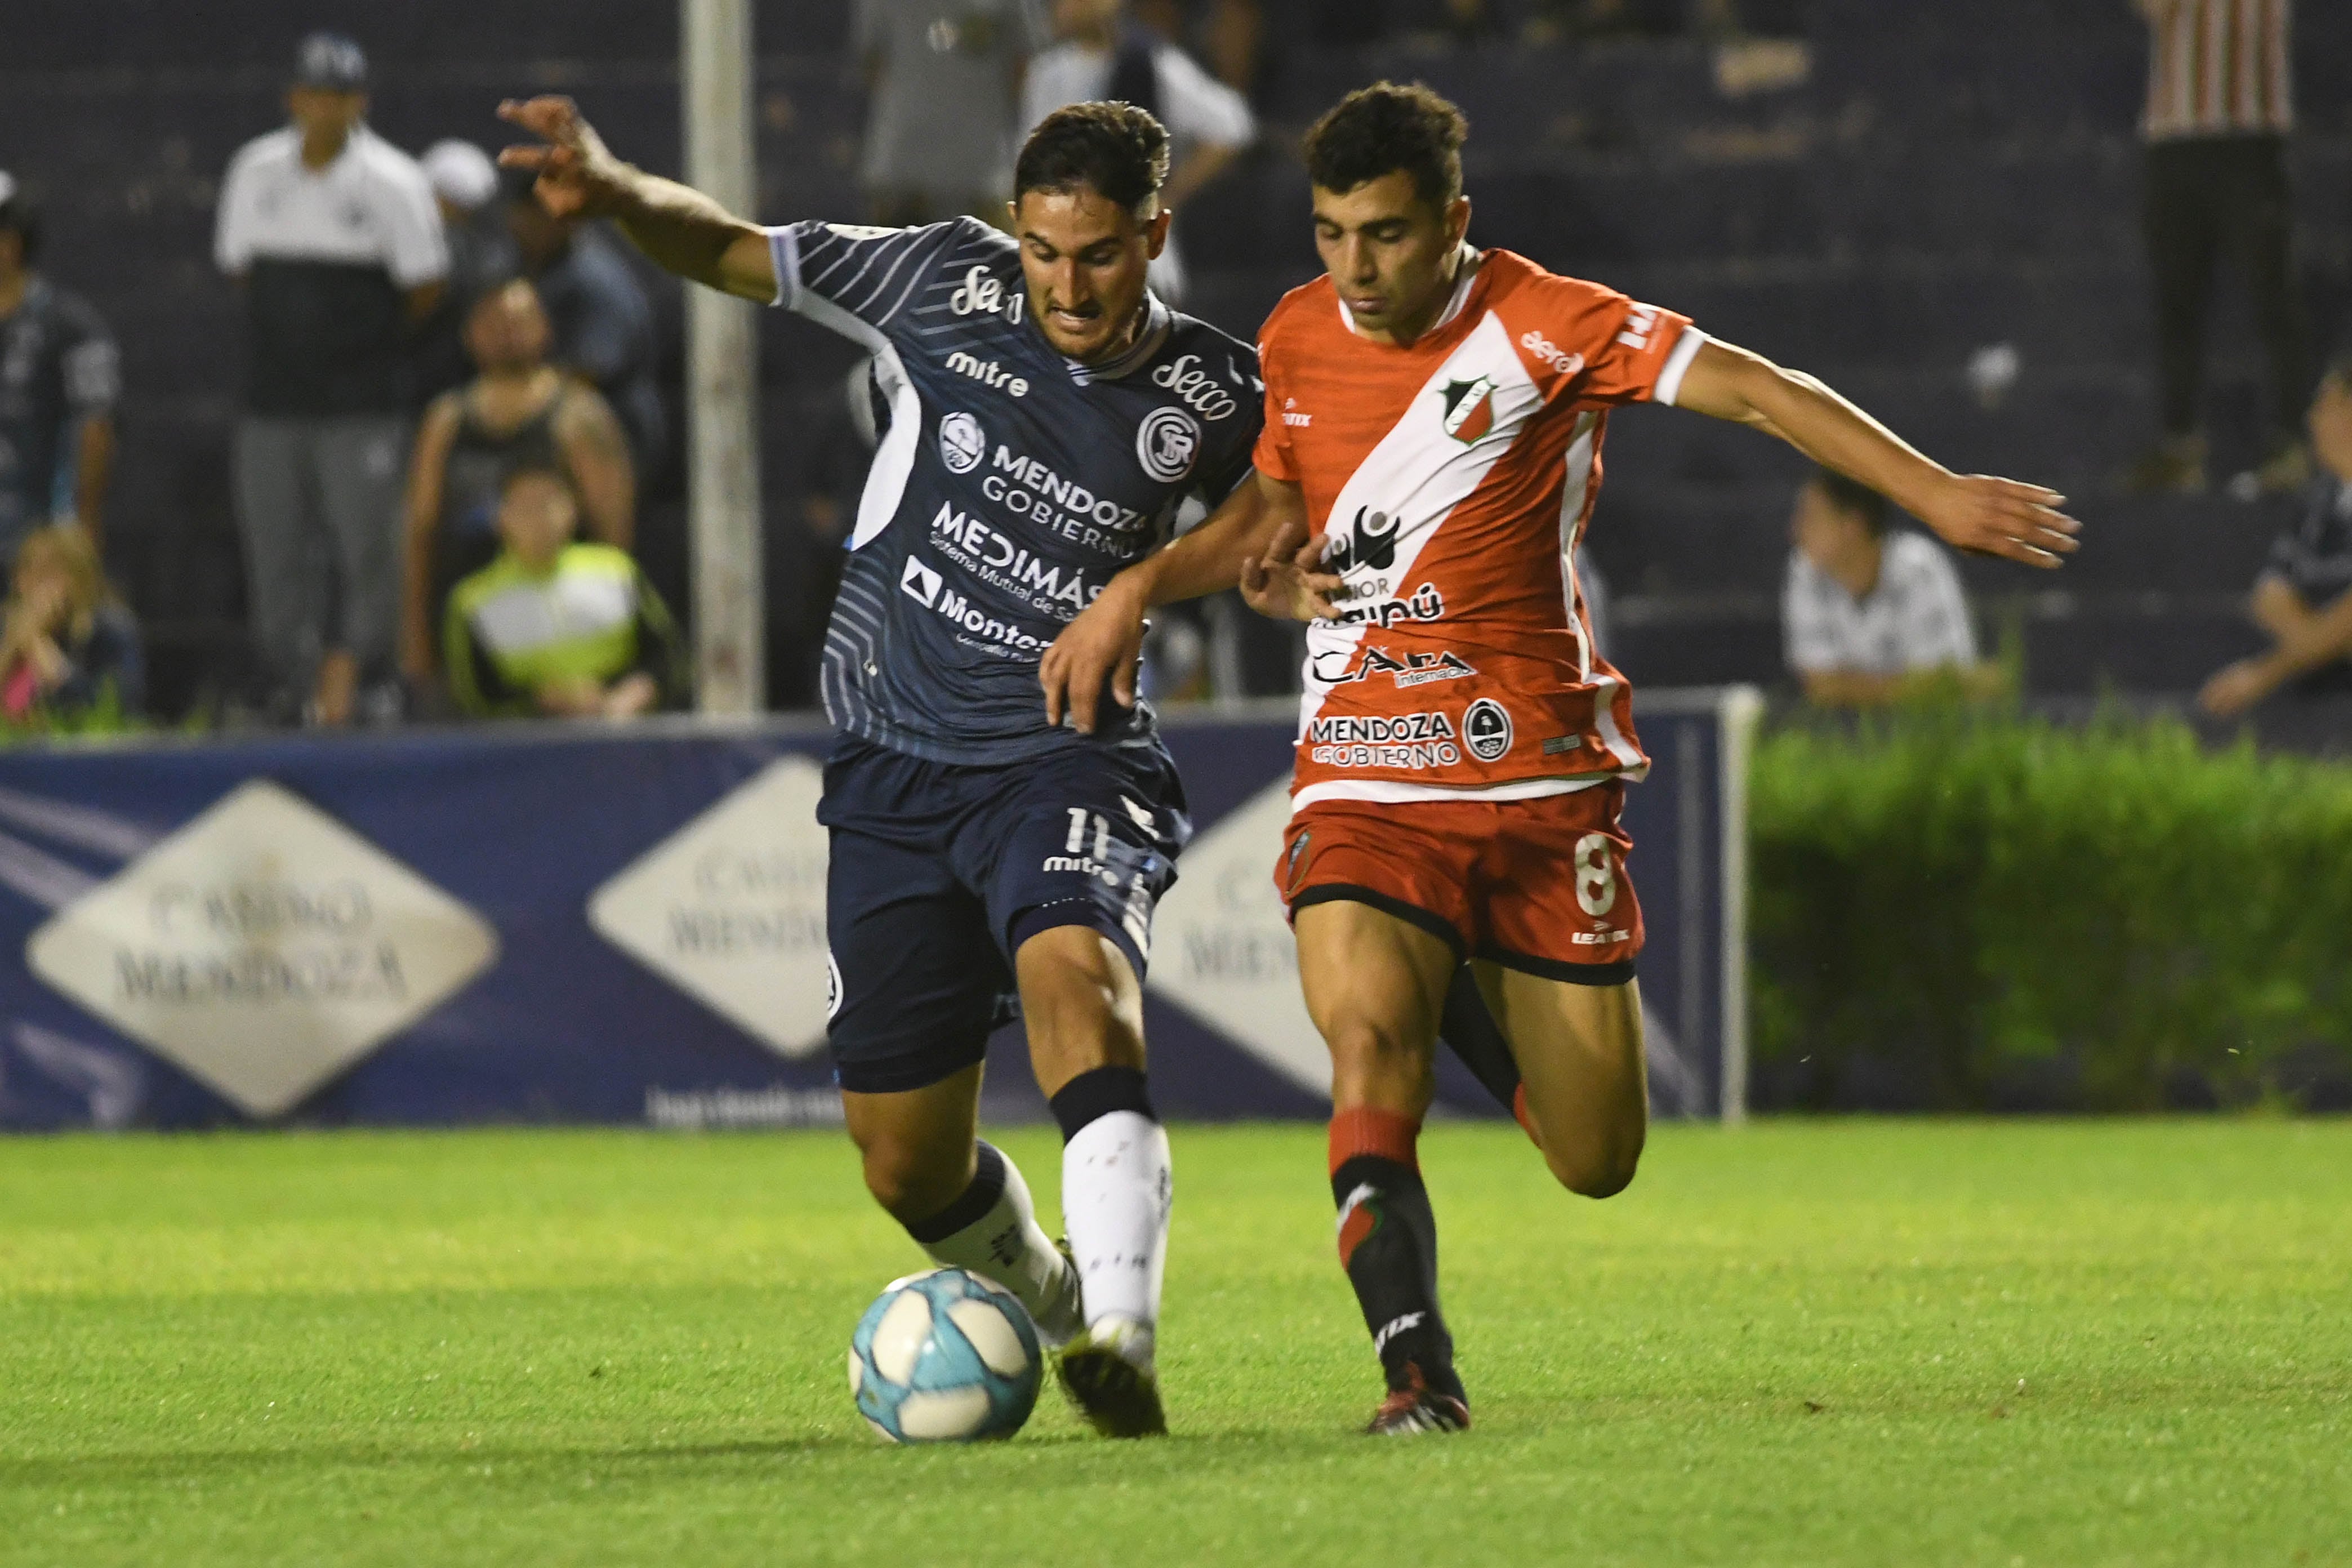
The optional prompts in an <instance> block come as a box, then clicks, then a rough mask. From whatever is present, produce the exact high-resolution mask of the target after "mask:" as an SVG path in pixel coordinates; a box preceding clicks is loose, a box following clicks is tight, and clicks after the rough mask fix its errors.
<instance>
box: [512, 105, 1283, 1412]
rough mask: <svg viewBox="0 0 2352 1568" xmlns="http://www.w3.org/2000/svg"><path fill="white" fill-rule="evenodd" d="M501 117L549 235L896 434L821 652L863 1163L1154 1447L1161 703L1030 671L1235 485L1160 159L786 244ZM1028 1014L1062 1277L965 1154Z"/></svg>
mask: <svg viewBox="0 0 2352 1568" xmlns="http://www.w3.org/2000/svg"><path fill="white" fill-rule="evenodd" d="M499 112H500V113H501V114H502V115H503V116H504V117H505V118H506V119H508V120H509V121H513V122H514V123H515V124H518V125H520V126H522V127H524V128H525V129H526V130H528V131H530V132H533V133H534V134H536V135H537V136H538V137H539V138H540V139H541V140H540V144H538V145H533V146H525V147H515V148H509V149H508V151H507V153H505V154H504V156H503V158H502V159H501V162H503V163H507V164H509V166H514V167H520V168H525V169H530V170H534V171H536V172H537V174H538V186H537V189H538V194H539V199H540V200H541V202H542V203H543V204H544V205H546V206H547V207H548V209H549V210H550V211H551V212H553V213H555V214H556V215H558V216H575V215H577V216H600V217H608V218H610V219H612V220H613V221H614V223H616V224H617V225H618V226H620V228H621V230H622V232H624V233H625V234H626V235H627V236H628V237H630V239H632V240H633V241H634V242H635V244H636V245H637V246H638V247H639V248H641V249H643V250H644V251H645V253H646V255H647V256H649V257H651V258H653V259H654V260H655V261H656V262H658V263H659V264H660V265H662V266H663V267H665V268H668V269H669V270H670V271H672V272H675V273H677V274H678V275H679V276H680V277H684V278H688V279H693V280H694V281H696V282H698V283H703V284H707V285H709V286H710V287H712V288H715V289H724V290H726V291H727V292H729V293H730V294H737V295H740V296H742V297H744V298H746V299H751V300H762V301H768V302H772V303H775V304H778V305H782V306H785V307H787V308H789V309H791V310H797V311H799V312H800V313H801V314H803V315H804V316H806V317H808V318H809V319H810V320H812V321H816V322H818V323H819V324H821V325H823V326H825V327H829V328H831V329H832V330H834V331H838V332H840V333H842V334H843V335H844V336H845V337H848V338H851V339H853V340H854V341H856V342H858V343H859V344H861V345H863V346H864V347H865V348H866V349H867V350H869V351H871V352H872V353H873V354H874V357H875V363H876V377H877V383H878V384H879V385H880V386H881V388H882V389H883V392H884V394H885V395H887V399H888V402H889V405H890V428H889V433H888V435H887V437H886V438H885V439H884V440H883V442H882V447H881V450H880V451H879V453H878V454H877V457H876V460H875V463H874V468H873V473H872V476H871V477H870V479H868V480H867V483H866V492H865V495H864V498H863V500H861V502H860V504H859V508H858V514H857V521H856V528H855V530H854V531H853V533H852V535H851V539H850V556H849V560H848V563H847V565H846V567H845V570H844V573H843V576H842V584H841V595H840V598H839V600H838V601H837V603H836V604H835V609H834V613H833V620H832V624H831V626H830V627H829V628H828V630H827V634H826V640H825V653H824V675H823V686H824V702H825V709H826V711H827V712H828V713H830V714H831V716H832V718H833V721H834V722H835V725H836V726H837V727H838V728H839V730H840V732H841V733H840V739H839V742H837V744H836V746H835V751H834V752H833V755H832V757H831V758H830V759H829V761H828V762H827V763H826V767H825V781H824V803H823V805H822V806H821V807H820V809H819V812H818V817H819V820H821V821H822V822H824V825H825V826H826V827H827V828H828V829H830V831H831V834H832V870H831V874H830V880H829V882H828V885H827V890H826V922H827V926H828V934H829V938H830V941H831V944H832V953H833V965H834V969H835V996H834V1012H833V1022H832V1026H831V1031H830V1038H831V1044H832V1047H833V1052H834V1058H835V1069H836V1072H837V1074H838V1077H839V1079H840V1082H841V1088H842V1100H843V1104H844V1106H845V1110H846V1112H847V1118H848V1123H849V1131H850V1136H851V1137H852V1138H853V1139H855V1140H856V1144H857V1147H858V1150H859V1152H860V1153H861V1154H862V1156H863V1157H864V1162H865V1174H866V1186H867V1188H868V1190H870V1191H871V1192H872V1193H873V1194H874V1196H875V1198H876V1200H877V1202H879V1203H880V1204H881V1205H882V1206H883V1207H884V1208H885V1209H887V1210H888V1211H889V1213H890V1214H891V1215H892V1216H893V1217H894V1218H896V1219H898V1221H899V1223H900V1224H902V1225H904V1226H906V1228H907V1232H908V1235H909V1236H911V1237H914V1239H915V1240H916V1241H917V1242H918V1243H919V1244H920V1245H921V1246H922V1247H923V1248H924V1250H925V1251H927V1252H928V1253H929V1255H930V1256H931V1257H932V1258H934V1259H936V1260H937V1261H939V1262H940V1263H941V1264H945V1265H951V1266H954V1267H958V1268H969V1269H971V1270H972V1271H973V1272H975V1273H978V1274H981V1275H984V1276H986V1277H987V1278H989V1279H993V1280H996V1281H998V1282H999V1283H1001V1284H1003V1286H1004V1287H1006V1288H1007V1289H1010V1290H1012V1291H1013V1293H1014V1294H1016V1295H1017V1296H1019V1297H1020V1298H1021V1300H1022V1302H1023V1303H1024V1305H1025V1306H1026V1307H1027V1308H1028V1309H1029V1311H1030V1314H1031V1316H1032V1317H1034V1319H1035V1320H1036V1322H1037V1325H1038V1327H1039V1329H1040V1330H1041V1331H1043V1333H1044V1334H1045V1337H1046V1338H1047V1340H1048V1341H1049V1342H1053V1343H1055V1344H1056V1345H1059V1346H1061V1347H1062V1349H1061V1357H1060V1363H1059V1365H1060V1372H1061V1376H1062V1381H1063V1384H1064V1386H1065V1387H1066V1388H1067V1389H1068V1390H1069V1392H1070V1394H1071V1395H1072V1397H1073V1398H1074V1399H1076V1402H1077V1403H1078V1405H1079V1406H1080V1407H1081V1408H1082V1409H1083V1410H1084V1411H1085V1412H1086V1414H1087V1417H1088V1419H1089V1420H1091V1421H1092V1423H1093V1424H1094V1426H1096V1428H1097V1430H1099V1431H1101V1432H1103V1433H1105V1434H1107V1435H1109V1436H1143V1435H1146V1434H1152V1433H1160V1432H1164V1431H1165V1430H1166V1429H1167V1428H1166V1421H1165V1418H1164V1416H1163V1415H1162V1412H1161V1405H1160V1391H1159V1381H1158V1376H1157V1373H1156V1372H1155V1370H1154V1361H1153V1348H1154V1347H1153V1340H1154V1334H1155V1331H1156V1328H1157V1323H1158V1318H1159V1309H1160V1279H1161V1275H1162V1270H1163V1267H1164V1259H1165V1257H1166V1249H1167V1237H1168V1213H1169V1200H1170V1193H1171V1177H1170V1163H1169V1152H1168V1139H1167V1135H1166V1133H1165V1132H1164V1131H1161V1129H1160V1123H1159V1121H1158V1120H1157V1119H1156V1118H1155V1117H1154V1115H1153V1113H1152V1109H1151V1100H1150V1095H1149V1093H1148V1092H1147V1089H1146V1082H1145V1077H1144V1048H1143V1027H1142V991H1141V984H1140V983H1141V979H1142V975H1143V969H1144V960H1145V956H1146V954H1147V952H1149V950H1150V924H1151V915H1152V910H1153V907H1154V905H1155V904H1156V902H1157V901H1158V900H1159V899H1160V895H1161V894H1163V893H1164V892H1165V891H1166V890H1167V889H1168V887H1169V886H1170V884H1171V882H1172V881H1173V880H1174V878H1175V868H1174V861H1175V857H1176V854H1177V852H1178V850H1179V849H1181V847H1182V846H1183V843H1184V840H1185V838H1186V837H1188V836H1189V834H1190V832H1191V826H1190V824H1189V822H1188V821H1187V819H1186V816H1185V808H1184V796H1183V792H1182V789H1181V786H1180V785H1179V784H1178V782H1177V779H1176V774H1175V771H1174V768H1173V767H1172V766H1171V763H1170V761H1169V758H1168V754H1167V752H1166V751H1165V750H1164V748H1163V747H1162V746H1161V744H1160V740H1159V737H1158V735H1157V733H1156V731H1155V730H1154V725H1153V720H1152V715H1151V710H1150V708H1149V706H1147V705H1145V704H1142V703H1136V704H1134V705H1132V706H1126V705H1124V704H1121V703H1118V702H1114V703H1110V704H1106V705H1105V707H1106V710H1108V711H1109V712H1110V713H1111V714H1112V715H1113V716H1112V717H1110V718H1108V719H1107V720H1105V721H1102V722H1100V723H1097V724H1094V725H1093V726H1092V728H1091V730H1090V731H1080V730H1078V729H1077V728H1076V727H1075V726H1074V725H1065V724H1063V723H1061V722H1060V719H1061V717H1062V716H1061V714H1060V713H1059V711H1058V710H1057V711H1055V712H1053V713H1050V714H1049V712H1048V710H1047V707H1046V705H1045V702H1044V701H1042V700H1040V683H1039V679H1038V662H1039V659H1040V658H1041V656H1042V655H1043V654H1044V653H1045V649H1046V648H1047V647H1049V646H1051V645H1052V643H1053V641H1054V639H1055V637H1056V636H1057V635H1059V633H1060V631H1061V629H1062V627H1063V626H1065V625H1066V624H1067V623H1068V622H1069V621H1070V620H1071V619H1072V618H1073V617H1075V616H1076V615H1077V613H1078V612H1079V611H1080V610H1082V609H1084V608H1085V607H1086V605H1087V604H1088V603H1090V602H1091V601H1092V599H1093V598H1094V596H1095V595H1097V594H1098V593H1100V592H1101V591H1102V588H1103V585H1104V584H1106V583H1108V581H1109V580H1110V579H1111V577H1112V576H1113V575H1115V574H1117V573H1118V572H1119V571H1120V570H1121V569H1123V568H1124V567H1126V566H1128V565H1129V564H1131V563H1134V562H1136V561H1138V560H1140V559H1141V558H1143V557H1144V556H1145V555H1147V554H1149V553H1150V552H1152V551H1153V550H1154V549H1156V548H1157V547H1158V546H1159V545H1160V543H1161V542H1164V541H1165V540H1166V538H1167V537H1168V535H1169V531H1170V529H1171V523H1172V521H1173V520H1174V517H1175V514H1176V512H1177V510H1178V508H1179V507H1180V506H1181V505H1182V504H1183V502H1184V501H1185V500H1187V499H1188V498H1191V497H1195V496H1197V497H1199V498H1200V499H1202V500H1203V501H1204V502H1205V503H1206V504H1208V505H1210V506H1212V507H1213V506H1215V505H1216V504H1217V503H1218V502H1220V501H1222V500H1224V499H1225V498H1226V496H1227V495H1229V494H1230V493H1231V492H1232V491H1233V490H1234V488H1235V487H1236V486H1237V485H1239V484H1240V483H1241V482H1242V481H1243V480H1244V479H1246V478H1247V477H1248V475H1249V472H1250V452H1251V448H1252V447H1253V446H1254V445H1255V441H1256V439H1257V433H1258V427H1259V424H1260V422H1261V419H1262V417H1263V404H1264V395H1263V394H1264V389H1263V387H1262V385H1261V384H1260V383H1259V382H1258V379H1257V356H1256V353H1255V351H1254V350H1253V349H1251V348H1250V347H1249V346H1248V345H1246V344H1244V343H1241V342H1236V341H1234V339H1232V338H1229V337H1227V336H1225V335H1224V334H1223V333H1222V332H1220V331H1217V330H1216V329H1214V328H1213V327H1210V326H1208V325H1206V324H1204V323H1202V322H1201V321H1194V320H1192V318H1190V317H1187V316H1184V315H1181V314H1179V313H1177V312H1175V311H1172V310H1169V309H1168V308H1167V307H1166V306H1165V305H1163V304H1161V303H1160V301H1159V300H1156V299H1154V298H1153V297H1152V296H1151V294H1150V291H1149V289H1147V288H1146V285H1145V279H1144V273H1145V268H1147V267H1148V266H1149V265H1150V261H1151V258H1153V257H1155V256H1157V255H1159V254H1160V248H1161V247H1162V246H1163V245H1164V244H1165V243H1166V240H1167V235H1168V222H1169V214H1168V212H1167V210H1166V209H1165V208H1164V207H1162V206H1161V205H1160V185H1161V183H1162V182H1163V181H1164V180H1165V179H1166V177H1167V173H1168V135H1167V132H1166V131H1165V130H1163V129H1162V128H1161V126H1160V123H1159V121H1156V120H1154V119H1153V118H1152V117H1151V116H1150V115H1149V114H1147V113H1145V112H1144V111H1143V110H1139V109H1136V108H1134V107H1132V106H1130V105H1127V104H1118V103H1086V104H1076V105H1073V106H1072V107H1070V108H1068V109H1065V110H1059V111H1058V112H1056V113H1055V114H1053V115H1051V116H1049V117H1048V118H1047V119H1046V120H1045V121H1044V122H1043V123H1042V124H1040V125H1039V126H1038V127H1037V129H1036V131H1035V132H1033V133H1032V135H1031V136H1030V138H1029V141H1028V142H1027V144H1026V145H1025V146H1024V148H1023V150H1022V153H1021V156H1020V160H1019V163H1018V164H1017V166H1016V169H1015V173H1014V199H1013V205H1012V223H1013V235H1011V236H1008V235H1005V234H1003V233H1000V232H999V231H997V230H995V229H992V228H990V227H989V226H987V225H985V224H982V223H980V222H978V221H976V220H974V219H971V218H959V219H956V220H953V221H951V222H948V223H941V224H934V225H931V226H927V227H921V228H908V229H876V228H860V227H852V226H844V225H837V224H826V223H816V222H808V223H796V224H791V225H787V226H783V227H781V228H772V229H771V228H761V227H760V226H756V225H754V224H751V223H750V222H748V221H746V220H744V219H742V218H739V217H736V216H733V215H731V214H730V213H728V212H727V211H726V210H725V209H723V208H722V207H720V206H719V205H718V204H717V203H715V202H713V201H711V200H710V199H709V198H708V197H707V196H704V195H700V194H699V193H698V192H695V191H693V190H690V189H688V188H687V187H686V186H684V185H680V184H674V183H673V182H670V181H667V180H663V179H658V178H656V177H655V176H653V175H650V174H646V173H644V172H643V171H641V170H638V169H635V168H632V167H631V166H629V165H628V164H626V163H622V162H621V161H620V160H619V159H617V158H615V157H614V155H613V154H612V153H610V152H609V151H607V150H606V148H605V147H604V143H603V142H602V141H601V140H599V139H598V137H597V136H596V133H595V132H593V130H592V129H591V128H590V127H589V125H588V123H587V121H585V120H583V118H582V117H581V115H580V113H579V111H578V110H577V109H576V108H575V107H574V105H573V104H572V102H571V100H568V99H562V98H539V99H533V100H530V101H529V102H527V103H509V104H506V105H504V106H502V107H501V109H500V110H499ZM1131 679H1132V673H1131V672H1130V671H1124V670H1122V671H1120V672H1118V683H1119V686H1120V689H1121V691H1122V692H1123V691H1124V690H1126V689H1128V688H1129V683H1130V682H1131ZM1086 695H1087V697H1088V698H1089V699H1092V698H1094V697H1096V696H1097V695H1099V694H1098V693H1091V692H1090V693H1087V694H1086ZM1088 705H1089V707H1091V706H1092V703H1091V701H1090V702H1089V704H1088ZM1057 709H1058V705H1057ZM1016 995H1017V998H1018V1003H1019V1006H1020V1013H1021V1016H1022V1017H1023V1018H1024V1021H1025V1023H1026V1026H1027V1030H1028V1037H1029V1050H1030V1059H1031V1062H1032V1065H1033V1066H1034V1069H1035V1071H1036V1075H1037V1082H1038V1086H1039V1088H1041V1089H1043V1090H1044V1091H1045V1095H1046V1097H1047V1099H1048V1100H1050V1102H1051V1103H1052V1106H1053V1110H1054V1115H1055V1119H1056V1120H1057V1121H1059V1122H1060V1123H1061V1127H1062V1132H1063V1138H1064V1141H1065V1147H1064V1153H1063V1164H1062V1212H1063V1217H1064V1219H1065V1221H1066V1226H1067V1230H1068V1251H1067V1253H1066V1254H1065V1252H1064V1251H1062V1250H1060V1249H1057V1248H1056V1247H1055V1243H1054V1242H1053V1241H1052V1240H1050V1239H1048V1238H1047V1237H1046V1236H1045V1232H1044V1231H1043V1229H1041V1228H1040V1226H1038V1224H1037V1221H1036V1217H1035V1215H1034V1209H1033V1205H1032V1204H1031V1201H1030V1196H1029V1192H1028V1189H1027V1187H1026V1185H1025V1184H1024V1183H1023V1181H1022V1179H1021V1173H1020V1172H1019V1171H1017V1170H1016V1169H1014V1168H1013V1163H1012V1162H1011V1161H1009V1160H1007V1159H1006V1158H1005V1157H1004V1156H1003V1153H1001V1152H999V1151H997V1150H995V1149H993V1148H992V1147H991V1146H990V1145H988V1144H987V1143H985V1142H981V1141H979V1139H978V1137H977V1134H976V1124H977V1118H978V1110H979V1100H980V1077H981V1065H982V1051H983V1047H984V1046H985V1042H986V1040H987V1037H988V1034H989V1031H990V1029H991V1028H992V1026H995V1025H996V1024H997V1023H999V1022H1002V1021H1003V1020H1004V1019H1005V1018H1007V1017H1008V1016H1011V1015H1010V1012H1009V1006H1010V1004H1011V1003H1012V1002H1013V999H1014V997H1015V996H1016Z"/></svg>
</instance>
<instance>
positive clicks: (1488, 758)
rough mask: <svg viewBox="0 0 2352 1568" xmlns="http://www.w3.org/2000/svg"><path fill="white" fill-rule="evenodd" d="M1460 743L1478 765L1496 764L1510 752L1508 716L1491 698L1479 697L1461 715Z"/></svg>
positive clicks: (1509, 716)
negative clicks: (1475, 759)
mask: <svg viewBox="0 0 2352 1568" xmlns="http://www.w3.org/2000/svg"><path fill="white" fill-rule="evenodd" d="M1462 743H1463V744H1464V745H1465V746H1467V747H1469V748H1470V754H1471V755H1472V756H1474V757H1475V758H1477V759H1478V760H1479V761H1480V762H1482V763H1492V762H1499V761H1500V760H1501V759H1502V756H1503V753H1504V752H1507V751H1509V750H1510V749H1511V715H1510V712H1509V710H1507V709H1506V708H1505V707H1504V706H1503V705H1502V704H1501V703H1499V702H1497V701H1496V700H1494V699H1493V698H1491V697H1481V698H1480V699H1478V700H1477V701H1475V702H1473V703H1472V704H1470V709H1469V711H1467V712H1465V713H1464V714H1463V715H1462Z"/></svg>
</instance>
